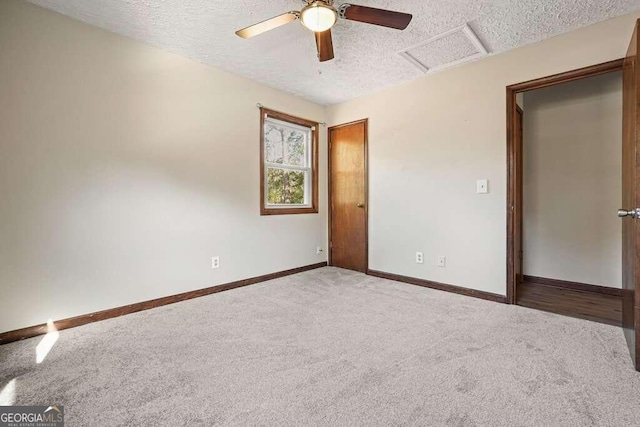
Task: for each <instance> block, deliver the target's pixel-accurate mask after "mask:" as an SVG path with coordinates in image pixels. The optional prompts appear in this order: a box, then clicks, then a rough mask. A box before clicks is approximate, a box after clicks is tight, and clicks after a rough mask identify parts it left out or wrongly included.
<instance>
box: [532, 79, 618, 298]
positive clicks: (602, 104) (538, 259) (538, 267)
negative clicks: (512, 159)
mask: <svg viewBox="0 0 640 427" xmlns="http://www.w3.org/2000/svg"><path fill="white" fill-rule="evenodd" d="M524 100H525V103H526V108H525V110H524V111H525V113H524V206H525V208H524V236H525V237H524V263H523V266H524V273H525V274H527V275H530V276H538V277H549V278H553V279H561V280H569V281H574V282H581V283H589V284H593V285H604V286H611V287H616V288H620V287H622V276H621V272H622V222H621V221H620V219H619V218H618V217H617V216H616V215H615V212H616V210H617V209H618V208H619V207H620V206H621V202H622V164H621V162H622V156H621V152H622V73H621V72H616V73H609V74H605V75H603V76H598V77H592V78H589V79H584V80H579V81H576V82H572V83H567V84H563V85H558V86H553V87H549V88H545V89H539V90H535V91H531V92H526V93H525V95H524Z"/></svg>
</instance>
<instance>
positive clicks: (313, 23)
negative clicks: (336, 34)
mask: <svg viewBox="0 0 640 427" xmlns="http://www.w3.org/2000/svg"><path fill="white" fill-rule="evenodd" d="M300 20H301V21H302V24H303V25H304V26H305V27H307V28H308V29H310V30H311V31H313V32H316V33H322V32H324V31H327V30H329V29H330V28H331V27H333V26H334V25H335V23H336V21H337V20H338V12H336V10H335V9H334V8H333V7H331V6H329V5H328V4H326V3H325V2H323V1H314V2H313V3H310V4H309V5H308V6H306V7H305V8H304V9H302V12H301V13H300Z"/></svg>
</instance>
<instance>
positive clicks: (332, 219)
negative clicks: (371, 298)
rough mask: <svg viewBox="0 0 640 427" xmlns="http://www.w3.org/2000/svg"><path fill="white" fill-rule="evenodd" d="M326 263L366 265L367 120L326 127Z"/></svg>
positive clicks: (350, 266) (353, 266)
mask: <svg viewBox="0 0 640 427" xmlns="http://www.w3.org/2000/svg"><path fill="white" fill-rule="evenodd" d="M328 132H329V168H328V170H329V180H328V181H329V185H328V187H329V265H332V266H335V267H341V268H346V269H349V270H355V271H360V272H362V273H366V272H367V270H368V267H369V243H368V242H369V230H368V212H369V194H368V182H369V172H368V148H367V144H368V120H367V119H364V120H358V121H355V122H351V123H346V124H342V125H338V126H333V127H330V128H329V131H328Z"/></svg>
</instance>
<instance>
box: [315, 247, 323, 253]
mask: <svg viewBox="0 0 640 427" xmlns="http://www.w3.org/2000/svg"><path fill="white" fill-rule="evenodd" d="M321 253H322V247H320V246H316V254H317V255H320V254H321Z"/></svg>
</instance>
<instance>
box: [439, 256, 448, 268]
mask: <svg viewBox="0 0 640 427" xmlns="http://www.w3.org/2000/svg"><path fill="white" fill-rule="evenodd" d="M446 266H447V257H445V256H439V257H438V267H446Z"/></svg>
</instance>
